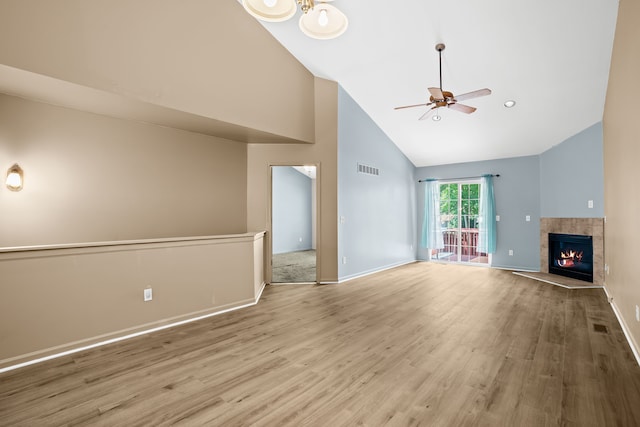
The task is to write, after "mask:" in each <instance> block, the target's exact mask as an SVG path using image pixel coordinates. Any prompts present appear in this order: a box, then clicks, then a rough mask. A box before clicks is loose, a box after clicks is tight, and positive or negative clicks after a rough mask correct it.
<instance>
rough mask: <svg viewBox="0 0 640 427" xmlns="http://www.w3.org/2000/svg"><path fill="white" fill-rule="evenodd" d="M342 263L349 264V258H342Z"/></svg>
mask: <svg viewBox="0 0 640 427" xmlns="http://www.w3.org/2000/svg"><path fill="white" fill-rule="evenodd" d="M342 263H343V264H346V263H347V257H346V256H343V257H342Z"/></svg>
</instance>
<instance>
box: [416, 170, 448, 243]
mask: <svg viewBox="0 0 640 427" xmlns="http://www.w3.org/2000/svg"><path fill="white" fill-rule="evenodd" d="M421 244H422V246H423V247H425V248H428V249H444V239H443V238H442V229H441V228H440V184H439V183H438V181H427V182H426V185H425V191H424V220H423V222H422V240H421Z"/></svg>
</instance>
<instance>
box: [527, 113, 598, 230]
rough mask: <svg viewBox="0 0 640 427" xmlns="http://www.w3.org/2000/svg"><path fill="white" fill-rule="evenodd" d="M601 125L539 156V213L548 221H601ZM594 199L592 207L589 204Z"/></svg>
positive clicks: (590, 128) (584, 131) (596, 125)
mask: <svg viewBox="0 0 640 427" xmlns="http://www.w3.org/2000/svg"><path fill="white" fill-rule="evenodd" d="M602 141H603V136H602V123H601V122H600V123H597V124H595V125H593V126H591V127H589V128H587V129H585V130H583V131H582V132H580V133H578V134H577V135H574V136H572V137H571V138H569V139H567V140H566V141H564V142H563V143H561V144H559V145H556V146H555V147H553V148H551V149H549V150H547V151H545V152H544V153H542V154H541V155H540V212H541V216H543V217H549V218H602V217H603V216H604V166H603V158H602V152H603V147H602ZM589 200H593V208H592V209H589V208H588V203H587V202H588V201H589Z"/></svg>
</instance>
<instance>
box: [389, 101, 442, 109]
mask: <svg viewBox="0 0 640 427" xmlns="http://www.w3.org/2000/svg"><path fill="white" fill-rule="evenodd" d="M431 104H433V102H429V103H426V104H414V105H404V106H402V107H395V108H394V110H402V109H403V108H413V107H428V106H429V105H431Z"/></svg>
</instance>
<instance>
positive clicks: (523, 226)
mask: <svg viewBox="0 0 640 427" xmlns="http://www.w3.org/2000/svg"><path fill="white" fill-rule="evenodd" d="M487 173H493V174H500V177H499V178H494V181H493V182H494V192H495V199H496V211H497V214H498V215H500V222H498V223H497V227H498V230H497V237H498V244H497V247H496V253H495V254H493V260H492V265H493V266H494V267H502V268H513V269H523V270H538V269H539V268H540V187H539V185H540V177H539V173H540V165H539V157H538V156H528V157H515V158H510V159H499V160H487V161H482V162H471V163H458V164H453V165H442V166H429V167H422V168H418V169H417V172H416V176H417V178H418V179H426V178H438V179H452V178H460V177H467V176H478V175H483V174H487ZM417 202H418V233H422V218H423V216H424V184H423V183H421V184H419V185H418V187H417ZM527 215H530V216H531V221H530V222H527V221H525V217H526V216H527ZM509 249H512V250H513V256H509ZM418 258H419V259H423V260H426V259H428V253H427V250H426V249H425V248H422V247H421V248H419V250H418Z"/></svg>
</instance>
